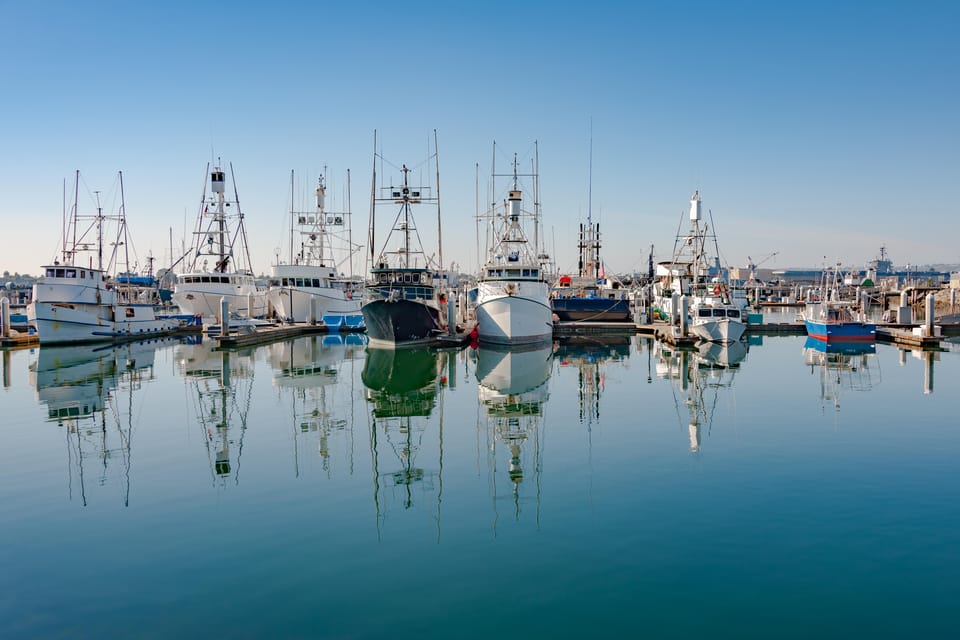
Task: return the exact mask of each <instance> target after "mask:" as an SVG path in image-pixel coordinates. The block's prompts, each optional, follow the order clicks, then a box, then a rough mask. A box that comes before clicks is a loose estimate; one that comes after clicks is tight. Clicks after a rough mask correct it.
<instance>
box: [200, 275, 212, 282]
mask: <svg viewBox="0 0 960 640" xmlns="http://www.w3.org/2000/svg"><path fill="white" fill-rule="evenodd" d="M200 282H210V276H200Z"/></svg>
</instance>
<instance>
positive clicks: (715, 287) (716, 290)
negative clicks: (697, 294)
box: [713, 284, 723, 296]
mask: <svg viewBox="0 0 960 640" xmlns="http://www.w3.org/2000/svg"><path fill="white" fill-rule="evenodd" d="M721 291H723V289H721V288H720V285H719V284H715V285H713V295H715V296H718V295H720V292H721Z"/></svg>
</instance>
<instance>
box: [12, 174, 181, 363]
mask: <svg viewBox="0 0 960 640" xmlns="http://www.w3.org/2000/svg"><path fill="white" fill-rule="evenodd" d="M117 175H118V185H119V186H118V190H119V200H120V206H119V210H118V211H117V213H115V214H107V213H104V209H103V207H102V206H101V203H100V192H99V191H97V192H94V194H95V196H96V212H95V213H93V214H91V215H85V214H81V213H80V211H79V207H78V204H77V197H78V195H79V185H80V172H79V171H77V173H76V181H75V186H74V196H73V205H72V207H71V211H70V214H69V215H67V216H65V221H66V222H65V225H64V229H63V237H62V239H61V243H60V245H61V256H60V258H59V259H56V260H54V262H53V264H49V265H45V266H43V267H42V269H43V273H44V275H43V277H41V278H40V279H39V280H38V281H37V282H36V283H35V284H34V285H33V296H32V302H31V303H30V304H29V305H28V307H27V316H28V322H29V323H30V324H31V325H32V326H34V327H36V329H37V336H38V338H39V340H40V343H41V344H52V343H71V342H92V341H105V340H117V339H129V338H145V337H149V336H152V335H162V334H165V333H170V332H172V331H174V330H176V329H177V328H178V327H179V326H180V321H179V320H178V319H176V318H164V317H158V315H157V313H156V310H155V308H154V305H153V303H152V301H151V299H150V297H149V296H147V295H144V290H143V289H142V288H140V287H138V286H136V285H135V284H133V283H130V282H119V281H117V280H116V279H115V278H114V277H113V276H112V275H111V274H116V273H119V272H127V271H130V270H131V264H132V259H131V256H130V252H131V251H132V244H131V242H130V237H129V234H128V231H127V222H126V207H125V204H124V201H123V173H121V172H118V174H117Z"/></svg>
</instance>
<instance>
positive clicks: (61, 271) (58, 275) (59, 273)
mask: <svg viewBox="0 0 960 640" xmlns="http://www.w3.org/2000/svg"><path fill="white" fill-rule="evenodd" d="M57 277H58V278H62V277H63V269H57Z"/></svg>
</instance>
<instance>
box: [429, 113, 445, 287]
mask: <svg viewBox="0 0 960 640" xmlns="http://www.w3.org/2000/svg"><path fill="white" fill-rule="evenodd" d="M433 166H434V169H435V170H436V175H437V253H438V255H439V257H440V264H439V265H438V266H439V270H440V272H441V273H443V227H442V225H441V224H440V150H439V149H438V148H437V130H436V129H434V130H433ZM424 266H426V265H424ZM447 282H449V279H448V280H447Z"/></svg>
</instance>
